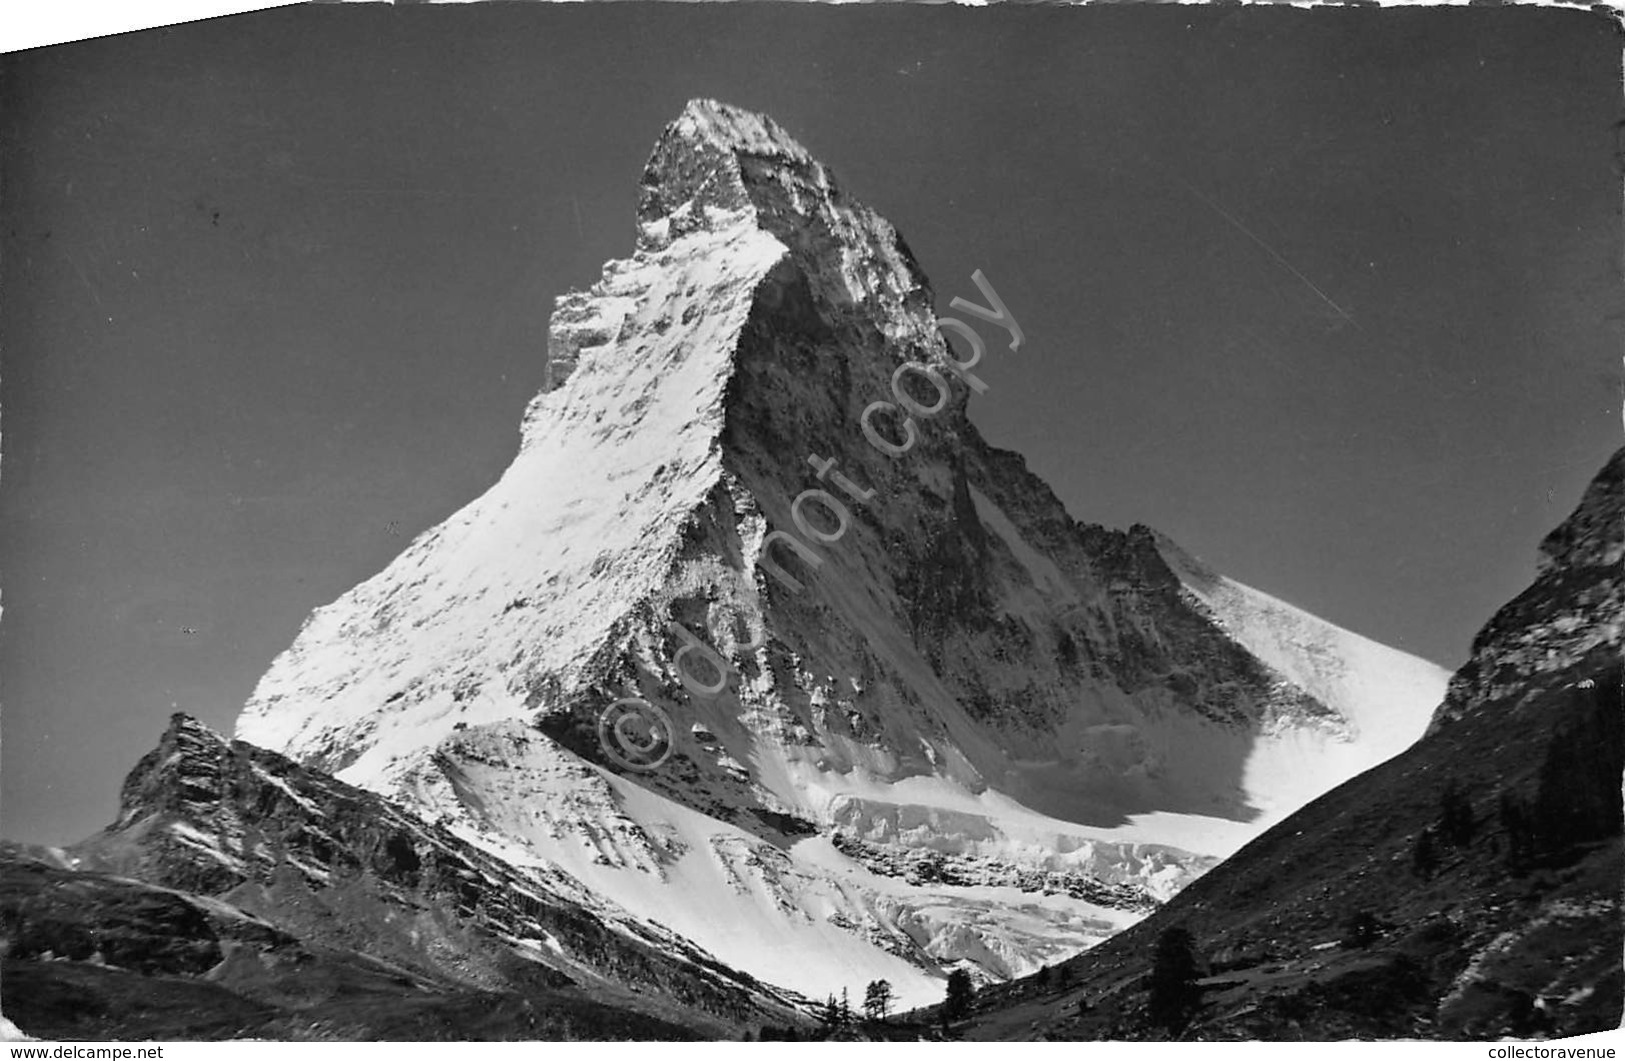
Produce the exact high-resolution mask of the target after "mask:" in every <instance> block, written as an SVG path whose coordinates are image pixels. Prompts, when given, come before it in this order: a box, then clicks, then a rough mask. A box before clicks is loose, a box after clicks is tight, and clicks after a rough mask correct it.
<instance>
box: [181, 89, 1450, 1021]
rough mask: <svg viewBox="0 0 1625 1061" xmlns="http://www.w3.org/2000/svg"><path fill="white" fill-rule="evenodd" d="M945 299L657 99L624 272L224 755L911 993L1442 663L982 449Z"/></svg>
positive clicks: (1341, 768) (613, 268) (971, 367)
mask: <svg viewBox="0 0 1625 1061" xmlns="http://www.w3.org/2000/svg"><path fill="white" fill-rule="evenodd" d="M965 286H966V289H967V290H970V289H971V288H972V287H973V286H974V288H975V290H976V291H977V292H978V293H977V296H976V297H975V298H971V299H955V300H954V302H953V304H952V305H953V307H954V308H953V309H952V310H950V312H951V313H954V314H957V316H956V317H955V318H954V319H955V321H957V323H944V324H942V325H940V327H939V322H938V318H937V315H936V311H935V308H934V307H935V305H936V299H935V296H934V294H933V292H932V290H931V288H930V286H929V284H928V283H927V281H926V279H925V277H924V275H923V273H922V272H921V270H920V268H919V265H918V264H917V263H916V261H915V260H914V258H913V256H912V254H911V253H910V252H909V249H908V247H907V245H906V244H905V243H904V242H903V240H902V238H901V237H900V236H898V234H897V233H896V231H895V230H894V229H893V228H892V227H891V225H890V224H888V223H887V222H886V221H885V220H883V219H882V218H880V217H878V216H876V215H875V214H874V213H873V212H872V211H870V210H869V209H868V208H866V207H864V206H863V205H862V204H861V203H859V202H857V201H856V200H855V199H854V198H852V196H851V195H850V194H849V193H848V192H847V191H846V190H845V189H844V188H843V187H842V186H841V185H840V184H839V182H838V181H837V180H836V179H835V177H834V175H833V174H832V173H831V172H830V171H829V170H828V169H827V168H826V167H825V166H823V165H822V164H821V163H819V162H818V161H816V160H815V159H813V158H812V157H811V156H810V155H809V154H808V152H807V151H806V150H805V149H804V148H802V147H801V146H800V145H799V144H797V143H796V142H795V141H794V140H792V139H791V138H790V137H789V136H788V135H787V134H786V133H785V132H784V131H783V130H782V129H780V128H779V127H778V126H777V125H775V124H774V123H773V122H772V121H770V120H768V119H766V118H763V117H761V116H758V115H754V114H750V113H748V112H745V111H741V110H738V109H736V108H733V107H729V106H727V105H724V104H720V103H715V102H712V101H695V102H693V103H691V104H690V105H689V106H688V107H687V108H686V109H685V110H684V112H683V113H682V115H681V116H680V117H679V118H678V119H677V120H676V121H675V122H673V123H672V124H671V125H670V126H669V127H668V128H667V129H666V131H665V132H664V134H663V135H662V136H661V137H660V140H659V142H658V144H657V145H656V147H655V150H654V152H653V155H652V156H651V158H650V161H649V164H648V167H647V169H646V171H645V173H644V175H643V179H642V182H641V186H640V199H639V203H638V209H637V229H636V248H635V250H634V252H633V254H632V256H631V257H629V258H627V259H623V260H617V261H612V262H610V263H609V264H607V265H606V266H605V267H604V271H603V277H602V279H601V280H600V281H599V282H598V283H597V284H595V285H593V287H592V288H590V289H589V290H586V291H582V292H576V293H572V294H569V295H566V296H564V297H563V298H561V299H559V301H558V306H557V309H556V311H555V313H554V316H553V321H552V326H551V333H550V336H549V342H548V358H549V361H548V377H547V389H546V390H545V391H544V392H543V393H542V394H540V395H538V396H537V397H536V399H535V400H534V401H533V402H532V403H531V405H530V407H529V409H528V410H527V412H526V415H525V418H524V423H523V425H522V438H521V443H520V448H519V453H518V455H517V456H516V458H515V460H514V462H513V464H512V465H511V466H510V467H509V468H508V470H507V471H506V472H505V473H504V474H503V476H502V477H501V479H500V480H499V481H498V482H497V483H496V484H495V485H493V486H492V487H491V488H490V489H489V490H488V491H487V492H486V493H485V494H484V495H483V496H481V497H479V498H478V499H476V500H474V501H473V502H471V503H470V504H469V505H468V506H467V507H465V508H464V509H462V510H461V511H460V512H458V513H456V514H455V515H453V516H452V517H451V518H450V519H448V520H446V521H445V522H444V523H442V524H441V525H439V526H437V527H434V528H432V529H431V530H429V531H427V532H425V533H424V534H422V535H420V536H419V537H418V538H417V539H416V540H415V541H413V542H412V543H411V545H410V546H409V547H408V548H407V549H406V550H405V552H403V553H402V554H401V556H400V557H398V558H397V559H396V560H395V561H394V562H393V563H391V564H390V565H389V566H388V567H387V568H386V569H385V570H384V571H382V572H380V573H379V574H378V575H376V576H375V577H373V578H371V579H369V580H367V581H366V582H364V583H362V584H361V585H359V586H357V587H356V588H355V589H353V590H352V591H350V592H349V593H347V594H345V595H344V596H343V597H341V598H340V599H339V600H337V601H335V602H333V603H332V604H330V605H328V606H326V607H323V608H320V609H318V610H317V611H316V612H315V613H313V614H312V615H311V616H310V618H309V619H308V620H307V622H306V624H305V626H304V628H303V629H302V630H301V631H300V633H299V636H298V637H297V639H296V640H295V642H294V644H293V645H292V647H290V648H289V649H288V651H287V652H286V653H284V654H283V655H282V656H281V657H279V658H278V659H277V660H276V662H275V663H274V664H273V666H272V667H271V669H270V670H269V672H268V673H267V674H266V675H265V676H264V678H263V679H262V680H261V682H260V683H259V685H258V687H257V689H256V690H255V692H254V695H253V697H252V698H251V700H250V702H249V703H248V704H247V706H246V707H245V709H244V711H243V713H242V716H241V718H240V719H239V722H238V727H237V736H238V737H239V738H241V739H242V740H243V741H246V742H250V743H252V744H255V745H259V746H262V747H265V748H269V749H272V750H275V751H277V752H280V753H282V754H284V755H286V756H288V757H289V758H291V759H293V760H295V761H297V762H299V763H301V764H303V765H304V766H305V767H307V768H309V769H311V770H313V771H325V772H328V773H331V774H333V775H335V776H336V777H338V778H340V779H342V780H343V781H344V782H347V783H348V784H351V785H354V786H357V787H358V788H360V789H365V790H367V791H370V792H373V793H378V794H381V795H384V796H387V797H388V798H389V799H390V800H392V801H394V802H395V803H397V804H398V805H399V806H400V807H402V808H405V809H406V810H408V811H409V812H410V813H412V814H414V815H417V816H419V817H422V818H423V819H425V820H427V821H433V822H436V823H437V828H439V829H441V830H443V833H444V835H446V836H451V837H455V838H457V839H458V840H460V841H461V842H463V843H465V844H467V845H469V847H470V848H471V849H477V850H479V851H481V852H483V853H484V855H485V857H487V858H488V859H490V860H492V864H493V865H495V864H497V863H500V864H502V865H505V866H507V867H509V871H510V872H511V873H514V874H517V875H518V877H516V878H514V879H516V880H517V879H520V878H535V879H538V880H551V881H562V880H564V879H566V878H568V879H569V880H571V881H573V882H575V884H576V886H577V887H578V888H579V890H580V892H581V893H590V894H594V895H598V896H602V897H604V898H605V899H607V900H609V901H612V902H614V903H616V904H618V905H619V906H620V907H621V908H623V909H624V910H625V911H627V912H628V913H629V915H630V916H632V917H634V918H637V919H641V920H642V921H644V922H645V923H650V924H653V923H658V924H659V925H662V926H665V927H666V928H668V929H670V930H671V931H672V932H674V933H676V934H677V935H680V936H682V937H684V938H686V939H688V940H690V941H692V942H693V943H695V944H697V945H699V946H701V947H704V948H705V949H706V950H707V951H709V952H710V953H712V954H714V955H716V956H717V958H718V959H720V960H721V961H723V962H726V963H727V964H728V965H730V966H732V967H735V968H739V969H742V970H745V971H747V972H749V973H751V974H752V975H754V976H757V977H759V978H761V979H763V980H766V981H768V982H771V983H775V984H779V985H783V986H786V987H790V988H793V989H795V990H799V991H802V992H805V993H807V994H809V995H811V996H814V997H820V998H821V997H823V996H824V995H825V994H826V993H828V992H830V991H839V990H840V988H841V987H843V986H852V985H855V984H859V983H861V981H863V980H868V979H871V978H879V977H885V978H886V979H889V980H890V981H891V982H892V983H893V984H894V985H895V986H896V987H897V988H898V990H899V993H900V995H901V997H902V998H903V999H904V1000H905V1001H910V1000H917V1001H924V1000H927V999H932V998H936V997H939V996H940V992H941V977H942V975H943V974H944V970H945V969H946V968H949V967H953V966H956V965H958V966H965V967H968V968H970V969H972V970H973V971H974V972H975V973H976V975H977V976H978V977H979V978H980V979H982V980H984V981H987V980H999V979H1003V978H1006V977H1009V976H1012V975H1018V974H1020V973H1022V972H1025V971H1028V970H1030V969H1032V968H1035V967H1037V966H1038V965H1040V964H1044V963H1047V962H1053V961H1057V960H1060V959H1062V958H1064V957H1066V956H1068V955H1070V954H1073V953H1076V952H1077V951H1079V950H1081V949H1083V948H1085V947H1087V946H1089V945H1091V944H1093V943H1095V942H1098V941H1099V940H1100V939H1103V938H1105V937H1107V936H1109V935H1111V934H1112V933H1114V932H1116V931H1118V930H1119V929H1121V928H1122V927H1123V926H1125V925H1126V924H1129V923H1131V922H1132V921H1134V920H1135V919H1137V918H1139V917H1141V916H1143V914H1144V911H1145V909H1146V908H1147V906H1148V905H1149V901H1153V900H1163V899H1166V898H1168V897H1169V896H1170V895H1172V894H1174V893H1175V892H1176V891H1177V890H1178V889H1179V888H1180V887H1182V886H1183V885H1185V884H1186V883H1188V882H1189V881H1191V880H1192V879H1194V878H1195V877H1197V876H1198V875H1200V874H1201V873H1202V872H1204V871H1205V870H1206V869H1207V868H1209V867H1210V866H1211V865H1213V864H1214V862H1215V861H1216V860H1217V858H1218V857H1219V856H1222V855H1225V854H1228V853H1229V852H1230V851H1232V850H1234V849H1235V848H1236V847H1238V846H1240V845H1241V844H1242V843H1243V842H1245V841H1246V840H1247V839H1248V838H1250V837H1252V836H1254V835H1256V834H1257V833H1258V832H1259V831H1260V830H1261V829H1262V828H1264V827H1265V826H1266V825H1268V824H1269V823H1270V822H1271V821H1273V820H1277V819H1279V818H1280V817H1281V816H1283V815H1284V814H1286V813H1288V812H1290V811H1291V810H1293V809H1294V808H1296V807H1298V806H1300V805H1301V804H1302V803H1303V802H1304V801H1306V800H1308V799H1310V798H1312V797H1313V796H1315V795H1317V794H1318V793H1320V792H1322V791H1324V790H1325V789H1327V788H1329V787H1331V786H1332V785H1334V784H1336V783H1338V782H1339V781H1342V780H1344V779H1346V778H1348V777H1351V776H1353V775H1354V774H1356V773H1358V772H1359V771H1360V770H1361V769H1364V768H1365V767H1367V766H1370V765H1372V764H1373V763H1375V762H1378V761H1380V760H1382V759H1383V758H1386V757H1387V756H1389V755H1392V754H1394V753H1395V752H1397V751H1399V750H1400V749H1402V748H1404V747H1405V746H1406V745H1407V744H1409V743H1410V742H1411V741H1412V740H1414V739H1415V738H1416V737H1417V736H1419V735H1420V733H1421V732H1422V730H1423V728H1424V727H1425V726H1426V724H1427V721H1428V715H1429V712H1430V711H1431V710H1432V708H1433V707H1434V706H1435V705H1436V704H1437V703H1438V702H1439V699H1440V696H1441V695H1442V692H1443V686H1444V680H1445V675H1444V673H1443V672H1442V671H1440V670H1439V669H1438V668H1436V667H1433V666H1432V665H1431V664H1427V663H1425V662H1423V661H1420V660H1416V659H1414V658H1412V657H1409V656H1406V655H1404V654H1403V653H1399V652H1396V651H1394V650H1391V649H1388V648H1385V647H1383V646H1380V645H1377V644H1375V643H1373V642H1370V641H1367V640H1365V639H1363V638H1360V637H1358V636H1356V635H1353V634H1350V633H1349V632H1347V631H1343V630H1340V629H1338V628H1336V627H1335V626H1332V625H1330V624H1327V623H1325V622H1323V621H1321V620H1318V619H1315V618H1314V617H1313V616H1309V615H1307V614H1305V613H1303V612H1300V611H1298V610H1296V609H1293V608H1292V607H1291V606H1289V605H1286V604H1284V603H1283V602H1280V601H1277V600H1274V599H1273V598H1270V597H1268V596H1267V595H1266V594H1262V593H1260V592H1258V591H1256V590H1252V589H1250V588H1248V587H1246V586H1242V585H1240V584H1239V583H1235V582H1233V581H1231V580H1229V579H1226V578H1224V577H1223V576H1222V575H1219V574H1217V573H1215V572H1212V571H1210V570H1208V569H1207V568H1205V567H1204V566H1203V565H1201V564H1200V562H1199V561H1196V560H1195V559H1194V558H1192V557H1190V556H1189V555H1188V554H1186V553H1184V552H1183V551H1182V550H1180V549H1178V547H1177V546H1174V545H1173V544H1172V543H1171V542H1168V541H1167V540H1166V539H1164V538H1162V537H1160V536H1159V535H1157V534H1156V533H1155V532H1153V531H1151V530H1149V529H1147V528H1144V527H1135V528H1133V529H1131V530H1130V531H1128V532H1127V533H1124V532H1119V531H1113V530H1108V529H1105V528H1102V527H1098V526H1092V525H1087V524H1080V523H1078V522H1075V521H1074V520H1073V519H1072V518H1071V517H1070V516H1069V515H1068V514H1067V512H1066V511H1065V509H1064V508H1063V507H1062V505H1061V504H1060V502H1059V501H1058V500H1057V499H1056V498H1055V496H1054V495H1053V494H1052V493H1051V491H1050V490H1049V489H1048V488H1047V487H1046V486H1045V485H1044V484H1043V483H1042V482H1041V481H1039V480H1038V479H1037V478H1036V477H1035V476H1033V475H1032V474H1031V473H1029V472H1028V471H1027V470H1026V467H1025V465H1024V464H1023V462H1022V460H1021V458H1020V457H1018V456H1017V455H1015V454H1012V453H1008V452H1003V451H1000V450H997V449H995V448H993V447H991V446H989V445H988V444H987V443H986V442H985V441H984V440H983V439H982V438H981V436H980V435H979V433H978V432H977V430H976V428H975V427H974V426H973V425H972V424H971V422H970V420H969V419H968V418H967V416H966V412H965V409H966V402H967V400H968V397H969V395H970V393H971V392H972V391H973V390H977V389H984V388H985V384H983V383H982V382H981V381H980V380H979V379H977V378H976V375H975V364H976V363H977V361H978V359H979V358H981V357H986V358H992V357H1003V356H1021V355H1020V351H1021V350H1022V349H1023V343H1024V342H1025V341H1026V340H1025V337H1024V336H1022V334H1021V332H1020V326H1019V320H1018V318H1019V313H1020V300H1019V297H1018V294H1017V293H1014V292H999V291H997V290H996V288H995V286H994V284H993V282H990V281H989V280H988V279H987V278H985V277H980V274H978V278H973V281H972V282H971V283H967V284H966V285H965ZM1001 295H1002V296H1008V298H1009V302H1010V305H1011V306H1012V307H1014V309H1013V310H1012V309H1007V308H1005V307H1004V305H1003V302H1002V299H1001ZM945 334H952V335H954V336H955V337H956V341H957V342H958V343H959V349H958V350H955V349H953V348H951V347H950V346H949V345H948V343H947V341H946V340H945V338H944V335H945ZM1033 342H1038V340H1036V339H1034V340H1033ZM1010 351H1016V353H1014V354H1012V353H1011V352H1010ZM987 400H993V398H991V397H990V398H988V399H987ZM876 403H881V404H876ZM437 835H440V834H437ZM212 842H213V841H212ZM216 844H217V846H218V842H216ZM854 852H861V853H862V855H861V857H855V856H854V854H853V853H854ZM928 855H929V856H931V857H932V858H936V859H938V860H939V862H940V865H942V866H944V867H952V872H951V873H947V874H943V873H938V874H936V875H935V876H931V875H928V874H924V873H920V872H904V873H896V872H890V871H888V870H887V869H885V868H884V867H887V866H892V867H895V866H902V865H915V864H916V863H919V864H923V860H925V859H926V856H928ZM233 857H237V856H233ZM222 872H223V870H222ZM492 872H494V871H492ZM559 886H560V887H563V885H562V884H560V885H559Z"/></svg>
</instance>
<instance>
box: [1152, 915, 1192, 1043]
mask: <svg viewBox="0 0 1625 1061" xmlns="http://www.w3.org/2000/svg"><path fill="white" fill-rule="evenodd" d="M1197 974H1198V970H1197V965H1196V942H1195V940H1194V939H1193V938H1192V936H1191V934H1190V931H1189V930H1188V929H1186V928H1183V927H1181V926H1178V925H1175V926H1174V927H1173V928H1168V929H1164V930H1163V932H1162V935H1160V936H1158V937H1157V949H1156V951H1155V952H1154V954H1153V956H1152V961H1151V1000H1150V1007H1149V1010H1150V1012H1149V1016H1150V1018H1151V1023H1152V1024H1155V1025H1157V1026H1159V1027H1162V1028H1167V1029H1168V1030H1170V1031H1177V1030H1178V1029H1180V1028H1183V1027H1184V1026H1185V1025H1186V1024H1187V1023H1188V1022H1189V1021H1190V1018H1191V1016H1192V1014H1194V1013H1195V1012H1196V1006H1197V1003H1198V1002H1199V1001H1200V1000H1201V996H1202V989H1201V988H1199V987H1197V986H1196V981H1197V979H1198V975H1197Z"/></svg>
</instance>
